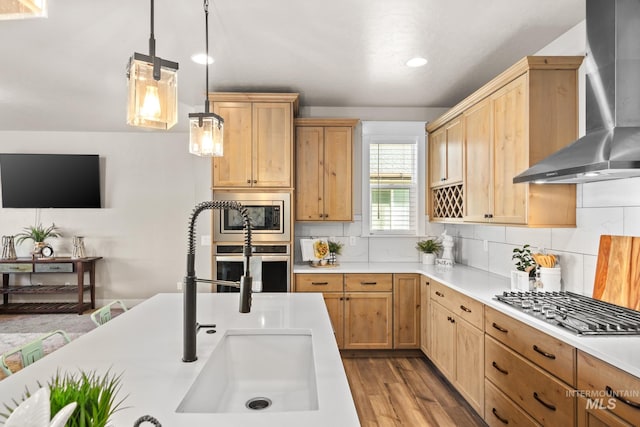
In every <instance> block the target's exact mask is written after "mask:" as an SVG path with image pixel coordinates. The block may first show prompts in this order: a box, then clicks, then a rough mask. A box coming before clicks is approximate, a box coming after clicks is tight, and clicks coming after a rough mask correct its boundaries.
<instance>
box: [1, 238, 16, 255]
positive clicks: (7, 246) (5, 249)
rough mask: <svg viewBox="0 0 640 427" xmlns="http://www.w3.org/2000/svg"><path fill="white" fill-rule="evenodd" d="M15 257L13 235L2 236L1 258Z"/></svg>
mask: <svg viewBox="0 0 640 427" xmlns="http://www.w3.org/2000/svg"><path fill="white" fill-rule="evenodd" d="M16 258H17V256H16V245H15V242H14V239H13V236H2V259H9V260H11V259H16Z"/></svg>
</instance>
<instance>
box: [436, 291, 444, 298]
mask: <svg viewBox="0 0 640 427" xmlns="http://www.w3.org/2000/svg"><path fill="white" fill-rule="evenodd" d="M436 295H438V296H439V297H444V294H443V293H442V292H440V291H436Z"/></svg>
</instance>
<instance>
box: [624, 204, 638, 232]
mask: <svg viewBox="0 0 640 427" xmlns="http://www.w3.org/2000/svg"><path fill="white" fill-rule="evenodd" d="M623 212H624V213H623V215H624V225H623V227H622V231H623V235H625V236H640V207H629V208H624V209H623Z"/></svg>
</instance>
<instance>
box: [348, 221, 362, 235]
mask: <svg viewBox="0 0 640 427" xmlns="http://www.w3.org/2000/svg"><path fill="white" fill-rule="evenodd" d="M344 235H345V236H362V221H356V220H354V221H353V222H345V223H344Z"/></svg>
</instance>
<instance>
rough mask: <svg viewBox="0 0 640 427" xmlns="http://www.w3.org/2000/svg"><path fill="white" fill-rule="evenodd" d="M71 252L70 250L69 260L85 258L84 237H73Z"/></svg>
mask: <svg viewBox="0 0 640 427" xmlns="http://www.w3.org/2000/svg"><path fill="white" fill-rule="evenodd" d="M72 245H73V247H72V250H71V258H73V259H78V258H84V257H86V256H87V255H86V253H85V250H84V237H83V236H73V242H72Z"/></svg>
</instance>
